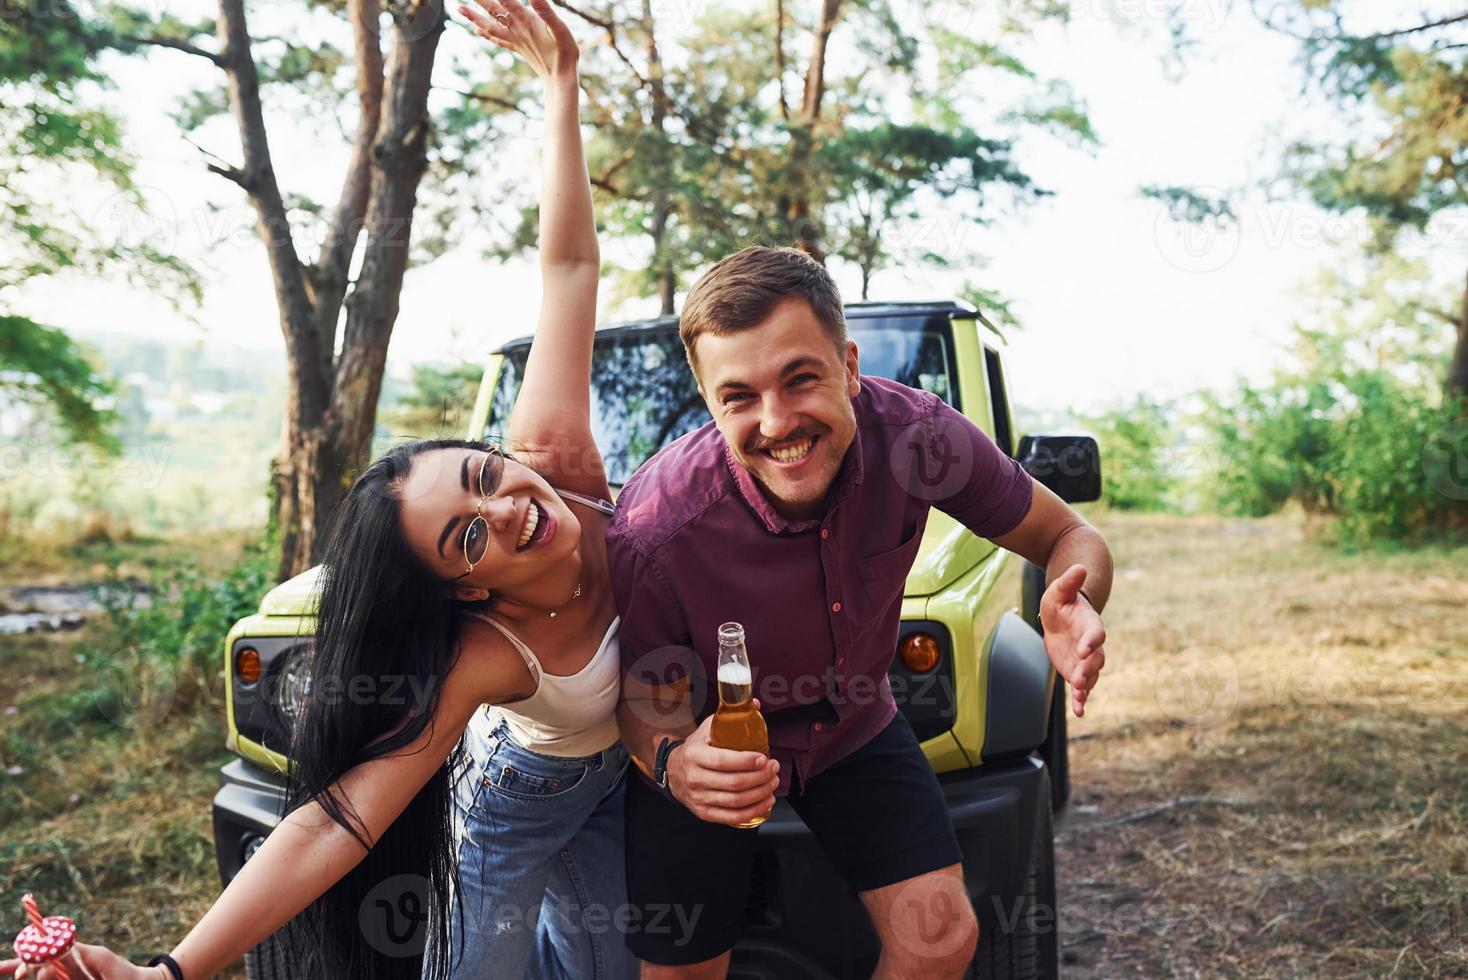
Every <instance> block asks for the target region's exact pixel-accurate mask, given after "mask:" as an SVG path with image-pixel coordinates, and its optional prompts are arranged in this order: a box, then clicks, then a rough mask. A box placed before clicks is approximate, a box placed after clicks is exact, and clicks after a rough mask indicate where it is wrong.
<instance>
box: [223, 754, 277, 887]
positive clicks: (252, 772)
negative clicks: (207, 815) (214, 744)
mask: <svg viewBox="0 0 1468 980" xmlns="http://www.w3.org/2000/svg"><path fill="white" fill-rule="evenodd" d="M219 782H220V786H219V792H218V793H215V794H214V854H215V856H216V857H217V858H218V859H219V877H220V879H221V880H222V881H223V882H224V884H225V885H228V884H229V883H230V882H231V881H232V880H234V876H235V875H237V874H239V871H240V868H241V867H242V866H243V865H244V863H245V853H246V851H247V850H248V849H249V848H250V845H251V844H255V843H258V842H259V841H262V840H264V839H265V836H266V835H267V834H269V833H270V832H271V831H272V830H274V829H275V825H276V824H277V823H279V822H280V813H281V809H282V805H283V804H284V803H285V777H284V776H281V775H279V774H277V773H273V772H267V771H266V770H264V769H261V768H260V767H259V766H256V765H254V764H253V763H250V762H246V761H245V760H244V759H232V760H231V761H230V762H229V763H228V764H226V765H225V767H224V768H223V769H221V770H219Z"/></svg>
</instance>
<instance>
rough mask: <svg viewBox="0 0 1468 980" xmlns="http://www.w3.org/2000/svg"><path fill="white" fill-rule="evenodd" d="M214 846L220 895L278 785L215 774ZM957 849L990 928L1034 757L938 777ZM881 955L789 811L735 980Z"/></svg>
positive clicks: (246, 769) (253, 770) (273, 819)
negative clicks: (217, 780)
mask: <svg viewBox="0 0 1468 980" xmlns="http://www.w3.org/2000/svg"><path fill="white" fill-rule="evenodd" d="M220 779H221V782H222V785H221V787H220V789H219V792H218V793H217V794H216V795H215V797H214V845H215V850H216V852H217V854H218V858H219V874H220V877H221V878H222V879H223V881H224V883H225V884H228V883H229V881H230V880H231V879H232V878H233V877H234V876H235V874H237V873H238V872H239V869H240V867H241V865H243V864H244V861H245V856H246V852H247V851H248V849H249V848H250V846H251V844H252V843H255V842H258V841H259V840H262V839H263V838H264V837H265V835H266V834H268V833H269V832H270V831H271V829H272V828H273V827H274V826H275V824H276V823H277V822H278V820H279V815H280V809H281V804H282V802H283V801H284V799H285V781H284V779H283V778H282V777H281V776H279V775H277V774H274V773H269V772H266V771H265V770H263V769H260V768H259V767H257V766H255V765H252V764H251V763H248V762H246V761H244V760H243V759H235V760H233V761H232V762H230V763H229V764H228V765H226V766H225V767H224V769H223V770H221V772H220ZM938 781H939V783H940V784H941V785H942V787H943V793H944V796H946V797H947V800H948V810H949V813H950V814H951V815H952V817H953V825H954V828H955V830H957V832H958V843H959V846H960V848H962V850H963V870H964V878H965V880H966V881H967V884H968V889H969V895H970V896H971V897H972V898H973V901H974V908H975V911H976V912H977V913H978V916H979V924H980V929H991V928H997V923H998V921H999V915H1000V913H1001V912H1002V911H1003V910H1005V909H1009V908H1010V907H1011V904H1010V903H1011V902H1012V900H1013V897H1014V896H1016V895H1018V894H1019V892H1020V891H1021V888H1022V886H1023V882H1024V877H1025V873H1026V871H1027V867H1026V863H1027V861H1028V859H1029V854H1030V845H1031V841H1032V835H1033V832H1034V827H1035V821H1036V819H1037V816H1038V813H1037V808H1038V807H1039V806H1042V805H1043V806H1049V805H1050V778H1049V773H1048V771H1047V770H1046V769H1045V766H1044V764H1043V763H1042V762H1041V761H1040V760H1039V758H1038V757H1036V756H1028V757H1026V758H1023V759H1020V760H1017V761H1010V762H1006V763H989V764H986V765H984V766H982V767H977V768H973V769H965V770H961V771H959V772H953V773H944V774H942V775H940V776H939V777H938ZM878 953H879V949H878V943H877V939H876V934H875V933H874V932H873V931H872V927H871V923H870V921H869V920H868V918H867V915H866V910H865V909H864V908H863V907H862V904H861V901H860V900H859V899H858V898H857V897H856V896H855V895H854V894H852V893H851V892H850V891H849V890H848V889H847V887H846V883H845V882H844V881H843V880H842V879H841V876H840V875H839V874H838V873H837V872H836V869H835V868H834V867H833V866H832V865H831V863H830V861H828V860H827V859H826V856H825V855H824V854H823V853H822V852H821V849H820V847H819V845H818V844H817V843H816V841H815V839H814V838H813V837H812V836H811V834H810V831H809V830H808V829H806V826H805V824H804V823H803V822H801V820H800V818H799V817H798V816H796V814H795V811H794V810H793V809H791V808H790V805H789V804H788V803H786V802H785V801H784V800H781V801H779V802H778V803H777V804H776V806H775V810H774V812H773V813H772V814H771V815H770V819H769V820H768V821H767V822H766V823H765V825H764V826H763V827H761V828H760V831H759V842H758V845H757V848H756V853H755V873H754V883H753V888H752V889H751V892H750V900H749V906H748V909H747V911H746V924H745V932H744V940H743V941H742V942H741V943H740V944H739V946H738V947H737V948H736V949H735V951H734V960H733V965H732V966H731V968H730V973H729V976H730V977H731V978H733V980H791V978H811V980H836V978H845V977H868V976H871V974H872V970H873V969H874V968H875V966H876V962H877V956H878Z"/></svg>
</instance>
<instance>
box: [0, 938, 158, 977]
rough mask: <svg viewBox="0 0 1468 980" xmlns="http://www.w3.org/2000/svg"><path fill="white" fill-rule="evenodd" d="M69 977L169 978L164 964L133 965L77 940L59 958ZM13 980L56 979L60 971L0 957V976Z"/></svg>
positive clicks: (103, 948) (103, 949) (46, 966)
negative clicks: (13, 979) (12, 978)
mask: <svg viewBox="0 0 1468 980" xmlns="http://www.w3.org/2000/svg"><path fill="white" fill-rule="evenodd" d="M62 962H64V963H65V964H66V969H67V972H68V973H70V974H71V977H72V980H169V978H170V977H171V974H170V973H169V972H168V968H167V967H163V966H154V967H146V966H133V965H132V964H131V963H129V962H128V961H127V960H125V959H123V958H122V957H121V956H118V955H117V954H116V953H114V952H112V950H110V949H108V948H107V947H106V946H89V945H87V944H86V943H77V944H76V945H74V946H72V947H71V952H69V953H67V954H66V955H65V956H63V957H62ZM9 976H13V977H15V978H16V980H58V977H59V976H60V974H58V973H57V972H56V970H55V969H54V968H52V967H51V965H50V964H45V965H42V966H30V965H28V964H25V963H22V962H21V961H20V960H0V977H9Z"/></svg>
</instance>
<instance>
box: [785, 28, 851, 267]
mask: <svg viewBox="0 0 1468 980" xmlns="http://www.w3.org/2000/svg"><path fill="white" fill-rule="evenodd" d="M840 17H841V0H822V3H821V20H820V24H819V25H818V26H817V28H816V36H815V44H814V46H813V48H812V50H811V56H810V63H809V65H808V66H807V67H806V71H805V91H804V93H803V95H802V98H801V102H800V117H799V120H798V129H797V131H796V132H795V133H793V134H792V136H793V137H794V139H793V141H792V144H791V156H792V163H793V164H794V167H793V170H794V171H795V179H796V180H797V182H798V183H799V185H800V189H799V190H798V191H796V192H795V193H794V194H792V195H791V198H790V203H789V205H788V206H787V208H786V210H785V219H786V221H787V222H788V223H789V225H790V232H791V237H792V238H793V239H794V242H795V246H796V247H797V248H799V249H800V250H801V251H802V252H805V253H806V254H808V255H810V256H812V257H813V258H815V260H816V261H818V262H825V261H826V251H825V247H824V246H823V245H822V243H821V234H820V229H819V228H818V227H817V222H816V220H815V218H814V217H813V216H812V213H811V200H810V198H811V188H810V183H811V180H810V158H811V156H812V150H813V147H814V144H815V140H816V138H817V137H816V133H815V129H816V127H817V125H819V123H820V119H821V102H822V101H823V100H824V99H825V95H826V48H827V44H828V42H829V41H830V39H831V32H832V31H833V30H835V28H836V21H837V20H838V19H840Z"/></svg>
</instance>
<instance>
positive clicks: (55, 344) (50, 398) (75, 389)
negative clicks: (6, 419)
mask: <svg viewBox="0 0 1468 980" xmlns="http://www.w3.org/2000/svg"><path fill="white" fill-rule="evenodd" d="M0 394H3V395H4V396H5V397H6V398H8V399H10V400H12V401H20V402H26V403H29V404H33V405H36V406H42V405H44V406H49V407H50V408H51V410H52V411H53V412H54V414H55V416H56V419H57V421H58V422H59V423H60V426H61V430H62V432H64V433H65V434H66V436H67V437H68V438H69V439H70V440H72V441H74V442H81V443H86V444H89V445H91V446H94V447H96V448H97V449H100V450H102V451H104V452H109V453H115V452H116V451H117V450H118V448H119V447H118V443H117V438H116V436H115V435H113V434H112V432H111V428H112V426H113V425H115V424H116V422H117V421H118V416H117V412H116V410H115V409H113V408H112V407H111V406H110V405H109V404H107V402H108V400H109V399H111V397H112V396H113V394H114V383H113V382H112V381H111V379H109V378H108V377H106V376H105V375H104V374H103V373H102V372H101V371H100V370H98V368H97V367H96V366H95V365H93V363H92V362H91V360H90V359H89V358H88V357H87V355H86V354H85V353H84V352H83V351H82V349H81V348H80V347H78V346H77V344H76V343H75V342H74V341H73V340H72V339H71V338H70V337H68V336H67V335H66V334H64V333H62V332H61V331H60V330H53V329H52V328H50V327H44V326H42V325H41V324H39V323H36V322H34V321H32V320H28V319H26V318H25V317H18V316H4V315H0Z"/></svg>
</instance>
